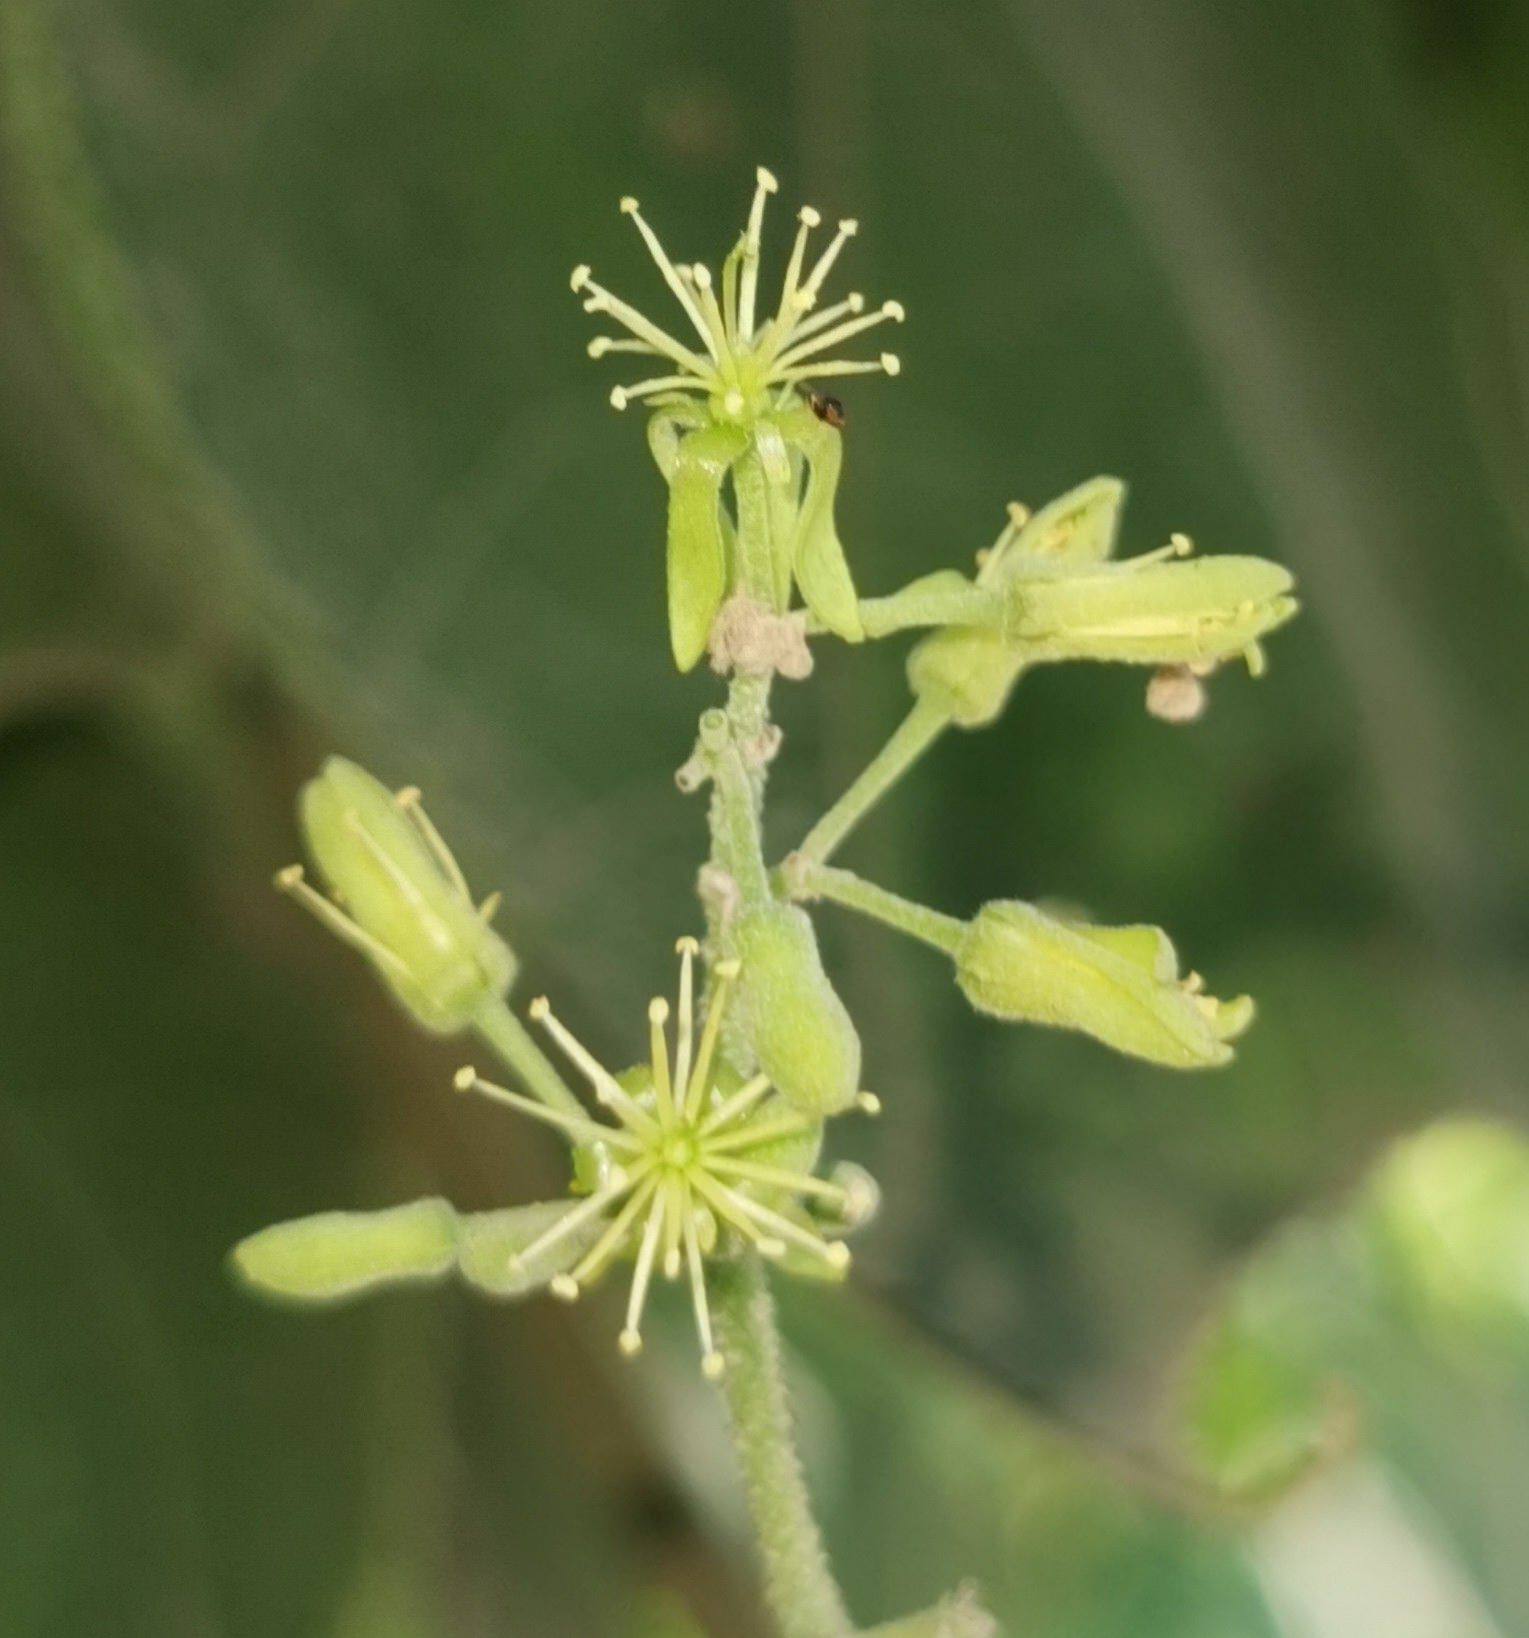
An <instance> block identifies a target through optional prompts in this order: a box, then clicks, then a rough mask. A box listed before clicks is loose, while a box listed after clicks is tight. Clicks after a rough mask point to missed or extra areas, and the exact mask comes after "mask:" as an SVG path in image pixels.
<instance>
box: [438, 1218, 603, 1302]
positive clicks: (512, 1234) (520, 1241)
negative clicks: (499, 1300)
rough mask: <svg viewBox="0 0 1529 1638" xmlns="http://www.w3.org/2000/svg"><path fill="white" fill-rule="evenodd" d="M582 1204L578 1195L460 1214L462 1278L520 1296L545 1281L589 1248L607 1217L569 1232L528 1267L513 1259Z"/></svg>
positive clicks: (491, 1291)
mask: <svg viewBox="0 0 1529 1638" xmlns="http://www.w3.org/2000/svg"><path fill="white" fill-rule="evenodd" d="M579 1205H580V1201H578V1200H577V1199H572V1200H545V1201H540V1202H538V1203H537V1204H536V1205H532V1206H509V1207H507V1208H506V1209H505V1210H503V1211H475V1212H467V1213H464V1214H463V1215H462V1216H461V1217H459V1218H458V1219H457V1227H458V1244H457V1262H458V1266H459V1267H460V1269H461V1271H462V1278H463V1279H464V1280H466V1281H467V1282H468V1283H469V1284H471V1285H475V1286H477V1287H478V1289H479V1290H480V1291H487V1292H488V1293H489V1294H490V1295H492V1296H495V1297H519V1296H522V1295H523V1294H524V1293H525V1292H527V1291H530V1290H533V1289H534V1288H535V1287H537V1286H540V1285H545V1284H546V1283H547V1281H548V1280H550V1279H551V1278H552V1276H553V1275H554V1274H561V1273H563V1272H564V1271H565V1270H566V1269H570V1268H572V1267H573V1265H574V1264H575V1263H576V1262H578V1260H579V1258H580V1257H582V1256H583V1255H584V1253H585V1252H586V1251H588V1250H589V1248H590V1246H592V1245H593V1244H594V1243H595V1241H596V1239H598V1238H599V1235H600V1231H601V1230H602V1229H603V1228H604V1227H605V1222H604V1219H602V1218H596V1219H595V1220H594V1222H592V1223H586V1224H585V1225H584V1227H583V1228H581V1229H576V1230H575V1231H574V1232H573V1233H572V1234H568V1235H565V1236H564V1237H563V1238H562V1239H561V1240H559V1241H558V1242H557V1243H556V1244H555V1245H553V1246H550V1247H549V1248H548V1249H547V1250H546V1251H544V1252H541V1253H539V1254H538V1255H537V1256H535V1257H532V1258H530V1259H529V1260H528V1261H527V1262H526V1264H525V1266H524V1267H518V1266H517V1267H512V1266H511V1260H512V1259H513V1258H514V1256H515V1255H516V1253H517V1252H519V1251H520V1250H521V1248H522V1247H524V1246H528V1245H530V1244H531V1242H532V1241H533V1240H535V1239H537V1238H538V1237H539V1236H540V1235H543V1234H545V1233H546V1232H547V1231H548V1230H549V1229H550V1228H552V1226H553V1225H554V1224H555V1223H557V1222H558V1221H559V1220H560V1219H561V1218H564V1217H566V1216H567V1215H568V1214H569V1212H571V1211H575V1210H577V1209H578V1207H579Z"/></svg>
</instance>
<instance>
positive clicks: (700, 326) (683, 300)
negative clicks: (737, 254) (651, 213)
mask: <svg viewBox="0 0 1529 1638" xmlns="http://www.w3.org/2000/svg"><path fill="white" fill-rule="evenodd" d="M621 211H622V214H623V215H625V216H630V217H631V218H632V220H633V222H635V223H636V224H637V231H638V232H639V233H640V234H641V235H642V238H643V243H644V244H645V245H647V247H648V251H649V253H650V254H651V255H652V257H653V260H654V261H655V262H657V263H658V271H659V272H660V273H662V274H663V276H664V283H665V284H667V285H668V286H669V288H670V289H671V290H672V291H673V292H674V294H675V295H676V296H677V297H678V298H679V304H680V306H681V307H683V308H684V309H685V312H686V313H687V314H688V315H689V317H690V322H691V323H692V324H693V325H695V327H696V330H697V331H698V332H699V334H700V337H701V340H702V341H704V342H705V343H706V350H707V351H708V352H709V353H710V354H711V356H712V357H713V358H716V357H717V356H718V355H717V349H716V346H715V344H714V343H713V341H712V339H711V336H710V335H709V334H708V333H707V329H706V324H705V321H704V320H703V319H702V318H701V310H700V309H699V308H698V307H697V306H696V304H695V298H694V297H693V296H692V295H691V294H690V292H689V291H688V290H687V289H686V288H685V281H684V280H683V279H682V278H681V277H680V276H679V271H678V270H677V269H676V267H675V265H674V263H673V262H671V261H670V260H669V256H668V253H667V252H666V251H665V249H664V247H663V246H662V245H661V244H660V243H659V242H658V235H657V234H656V233H655V232H654V231H653V229H652V228H650V227H649V226H648V224H647V222H646V221H644V219H643V214H642V212H641V211H640V210H639V209H638V208H637V201H636V200H635V199H633V198H632V197H631V196H630V195H628V196H627V197H626V198H625V199H623V200H622V201H621Z"/></svg>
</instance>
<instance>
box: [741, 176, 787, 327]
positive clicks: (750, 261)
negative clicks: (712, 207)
mask: <svg viewBox="0 0 1529 1638" xmlns="http://www.w3.org/2000/svg"><path fill="white" fill-rule="evenodd" d="M778 186H779V184H778V183H777V182H776V180H775V178H774V177H773V176H772V175H771V174H770V172H769V171H767V170H766V169H765V168H764V166H763V165H761V166H760V167H759V169H758V170H757V171H755V172H754V202H753V204H751V205H750V206H749V225H748V227H747V228H745V229H744V234H743V276H742V278H741V280H740V281H739V285H738V336H739V339H740V340H741V341H742V342H744V343H745V344H746V343H747V342H748V340H749V339H750V337H751V336H752V335H753V333H754V302H755V299H756V294H757V292H758V289H759V241H760V235H761V232H762V230H763V227H764V208H765V200H766V199H767V198H768V197H769V196H770V195H771V194H772V193H774V192H775V190H776V188H777V187H778Z"/></svg>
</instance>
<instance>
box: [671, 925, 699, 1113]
mask: <svg viewBox="0 0 1529 1638" xmlns="http://www.w3.org/2000/svg"><path fill="white" fill-rule="evenodd" d="M674 947H675V949H676V950H678V951H679V957H680V1015H679V1020H678V1023H677V1026H676V1029H675V1043H674V1084H675V1085H676V1086H677V1087H679V1089H680V1091H681V1092H682V1093H683V1092H684V1090H685V1088H686V1087H688V1086H689V1085H690V1055H691V1052H692V1050H693V1049H694V1046H695V958H696V956H697V955H698V954H699V953H700V949H701V946H700V945H699V944H697V943H696V941H695V940H694V939H693V938H682V939H681V940H680V941H679V943H678V944H676V945H675V946H674Z"/></svg>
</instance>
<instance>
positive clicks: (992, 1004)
mask: <svg viewBox="0 0 1529 1638" xmlns="http://www.w3.org/2000/svg"><path fill="white" fill-rule="evenodd" d="M953 955H954V959H955V963H956V981H957V982H958V983H959V984H960V986H961V989H962V991H963V992H964V993H965V995H966V998H967V999H968V1000H969V1001H970V1002H971V1004H972V1005H973V1006H974V1007H976V1008H977V1009H978V1011H980V1012H986V1013H991V1014H993V1015H994V1016H995V1017H998V1018H1005V1019H1009V1020H1012V1021H1014V1022H1019V1023H1031V1024H1051V1025H1054V1026H1056V1027H1059V1028H1062V1029H1075V1030H1081V1031H1083V1033H1084V1034H1087V1035H1092V1036H1094V1037H1095V1038H1096V1039H1097V1040H1100V1041H1103V1042H1104V1044H1105V1045H1106V1046H1110V1047H1114V1049H1115V1050H1116V1051H1117V1052H1127V1053H1130V1054H1131V1055H1132V1056H1133V1057H1137V1058H1147V1059H1150V1060H1151V1061H1152V1062H1153V1063H1159V1064H1166V1065H1168V1066H1170V1067H1171V1068H1175V1069H1208V1068H1213V1067H1214V1066H1216V1065H1218V1064H1224V1063H1227V1062H1228V1061H1229V1060H1230V1059H1231V1056H1232V1049H1231V1047H1230V1046H1229V1045H1228V1044H1227V1043H1228V1042H1230V1041H1232V1040H1234V1039H1235V1038H1236V1037H1237V1036H1239V1035H1241V1034H1242V1032H1243V1031H1244V1030H1245V1029H1246V1028H1247V1027H1248V1025H1249V1024H1251V1023H1252V1021H1253V1002H1252V999H1251V998H1250V997H1248V996H1246V995H1242V996H1238V997H1237V998H1236V999H1235V1000H1233V1001H1218V1000H1216V999H1215V997H1214V996H1209V995H1206V994H1205V993H1204V989H1203V985H1202V983H1201V980H1200V978H1199V975H1198V974H1196V973H1190V974H1188V975H1187V976H1185V977H1181V976H1180V974H1179V961H1178V956H1177V954H1176V953H1175V951H1174V948H1173V942H1172V940H1171V939H1170V938H1169V937H1168V935H1167V934H1166V933H1165V932H1164V931H1163V930H1162V929H1161V928H1160V927H1148V926H1130V927H1096V926H1093V925H1091V924H1090V923H1088V922H1083V921H1069V920H1062V919H1061V918H1059V917H1057V916H1050V915H1047V914H1046V913H1045V912H1044V911H1042V910H1038V909H1036V907H1035V906H1034V905H1032V904H1022V903H1020V902H1019V901H1018V900H1016V899H1004V900H997V901H995V902H994V903H992V904H985V905H984V906H983V907H982V909H981V910H979V911H978V913H977V915H976V916H975V917H974V918H973V919H972V920H971V921H970V922H968V923H967V924H966V927H965V928H964V930H963V931H962V933H961V935H960V936H959V938H958V939H957V940H956V941H955V948H954V950H953Z"/></svg>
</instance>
